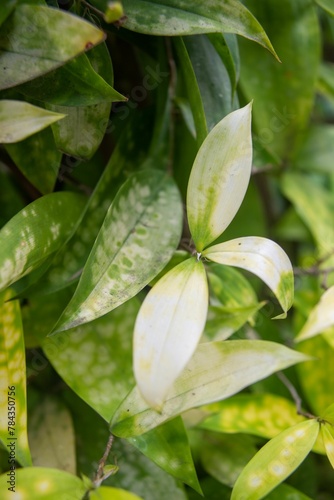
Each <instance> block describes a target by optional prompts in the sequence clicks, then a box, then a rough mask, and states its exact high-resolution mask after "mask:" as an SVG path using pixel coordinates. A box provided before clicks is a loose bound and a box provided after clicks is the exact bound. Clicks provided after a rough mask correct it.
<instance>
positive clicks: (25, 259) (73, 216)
mask: <svg viewBox="0 0 334 500" xmlns="http://www.w3.org/2000/svg"><path fill="white" fill-rule="evenodd" d="M84 202H85V198H84V197H83V196H81V195H79V194H76V193H69V192H68V193H66V192H63V193H62V192H58V193H51V194H48V195H45V196H43V197H41V198H38V199H37V200H36V201H34V202H32V203H30V205H28V206H27V207H25V208H24V209H23V210H21V211H20V212H19V213H18V214H16V215H15V216H14V217H13V218H12V219H10V221H9V222H7V224H6V225H5V226H4V227H3V228H2V229H1V231H0V289H4V288H6V287H7V286H8V285H10V284H11V283H14V282H15V281H17V280H18V279H19V278H21V277H22V276H25V275H26V274H28V273H29V272H30V271H33V270H34V269H36V268H37V267H39V266H40V265H41V264H42V263H43V262H44V261H45V260H46V259H47V258H48V257H49V256H50V255H51V254H52V253H53V252H55V251H57V250H58V249H59V248H60V247H61V246H62V245H63V244H64V243H65V241H66V240H67V239H68V237H69V236H70V235H71V233H72V231H73V230H74V228H75V225H76V223H77V221H78V219H79V216H80V214H81V212H82V210H83V207H84Z"/></svg>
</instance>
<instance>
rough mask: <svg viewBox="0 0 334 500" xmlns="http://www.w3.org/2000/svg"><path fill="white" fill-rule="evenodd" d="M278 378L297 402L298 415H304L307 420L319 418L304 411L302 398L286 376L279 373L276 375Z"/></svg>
mask: <svg viewBox="0 0 334 500" xmlns="http://www.w3.org/2000/svg"><path fill="white" fill-rule="evenodd" d="M276 375H277V377H278V378H279V379H280V381H281V382H282V383H283V384H284V385H285V387H286V388H287V389H288V391H289V392H290V394H291V397H292V399H293V400H294V402H295V405H296V410H297V414H298V415H302V416H303V417H306V418H317V417H316V416H315V415H313V414H312V413H309V412H307V411H304V410H303V409H302V398H301V397H300V396H299V394H298V392H297V390H296V388H295V386H294V385H293V384H292V383H291V382H290V380H289V379H288V378H287V377H286V376H285V375H284V373H282V372H277V373H276Z"/></svg>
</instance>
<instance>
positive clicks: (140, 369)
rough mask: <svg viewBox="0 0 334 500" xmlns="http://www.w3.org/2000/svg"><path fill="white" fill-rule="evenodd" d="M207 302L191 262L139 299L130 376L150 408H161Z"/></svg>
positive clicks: (199, 270) (200, 272)
mask: <svg viewBox="0 0 334 500" xmlns="http://www.w3.org/2000/svg"><path fill="white" fill-rule="evenodd" d="M208 300H209V299H208V283H207V278H206V273H205V269H204V265H203V263H202V262H201V261H197V260H196V259H195V258H191V259H188V260H186V261H184V262H181V264H179V265H178V266H176V267H174V268H173V269H172V270H171V271H169V272H168V273H167V274H166V275H165V276H163V277H162V278H161V279H160V280H159V281H158V283H157V284H156V285H155V286H154V287H153V288H152V290H151V291H150V293H149V294H148V295H147V297H146V299H145V300H144V302H143V304H142V306H141V308H140V311H139V314H138V316H137V320H136V324H135V331H134V373H135V378H136V381H137V384H138V387H139V389H140V392H141V393H142V395H143V397H144V399H145V400H146V401H147V403H148V404H149V405H150V406H151V407H152V408H156V409H160V408H161V406H162V404H163V402H164V400H165V398H166V396H167V394H168V391H169V389H170V388H171V386H172V385H173V383H174V382H175V380H176V379H177V377H178V376H179V375H180V373H181V372H182V370H183V369H184V368H185V366H186V364H187V363H188V361H189V360H190V358H191V356H192V355H193V353H194V351H195V349H196V347H197V344H198V342H199V339H200V337H201V334H202V332H203V329H204V326H205V321H206V315H207V310H208Z"/></svg>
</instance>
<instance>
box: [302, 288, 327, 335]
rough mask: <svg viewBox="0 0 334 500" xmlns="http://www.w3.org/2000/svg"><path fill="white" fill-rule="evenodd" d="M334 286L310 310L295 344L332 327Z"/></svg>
mask: <svg viewBox="0 0 334 500" xmlns="http://www.w3.org/2000/svg"><path fill="white" fill-rule="evenodd" d="M333 306H334V286H332V287H330V288H329V289H328V290H326V292H325V293H324V294H323V296H322V297H321V299H320V302H319V303H318V304H317V305H316V306H315V307H314V309H312V311H311V313H310V315H309V317H308V319H307V321H306V323H305V325H304V326H303V328H302V329H301V331H300V332H299V334H298V335H297V337H296V338H295V342H300V341H301V340H305V339H309V338H310V337H314V336H315V335H318V334H319V333H321V332H323V331H324V330H326V329H327V328H329V327H330V326H333V325H334V307H333Z"/></svg>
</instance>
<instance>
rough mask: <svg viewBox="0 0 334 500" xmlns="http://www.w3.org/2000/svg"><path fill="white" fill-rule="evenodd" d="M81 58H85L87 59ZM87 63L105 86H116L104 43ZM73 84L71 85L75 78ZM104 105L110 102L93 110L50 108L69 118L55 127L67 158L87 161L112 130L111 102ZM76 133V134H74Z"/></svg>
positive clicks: (94, 51) (95, 106) (66, 107)
mask: <svg viewBox="0 0 334 500" xmlns="http://www.w3.org/2000/svg"><path fill="white" fill-rule="evenodd" d="M81 57H85V58H86V56H85V55H84V56H81ZM87 62H88V64H89V66H90V67H91V68H93V69H94V70H95V71H96V76H97V77H99V78H100V79H101V77H102V78H103V79H104V81H105V82H108V83H109V84H110V85H113V81H114V75H113V68H112V63H111V59H110V54H109V52H108V49H107V46H106V44H105V43H102V44H100V45H98V46H97V47H94V48H93V49H92V50H90V51H89V52H88V54H87ZM65 67H66V66H65ZM99 75H100V76H99ZM70 81H72V78H71V80H70ZM121 97H122V96H121ZM112 100H114V99H112ZM123 100H125V98H124V99H123ZM104 101H107V102H100V103H96V104H93V105H91V106H88V105H86V106H82V105H81V106H77V107H75V108H73V107H70V106H64V105H61V106H60V105H50V106H49V108H50V109H52V110H53V111H57V112H60V113H64V114H66V117H65V118H64V120H63V121H62V123H60V122H59V123H56V124H54V126H53V127H52V131H53V135H54V137H55V141H56V144H57V146H58V148H59V149H61V150H62V151H64V152H65V153H66V154H68V155H71V156H74V157H76V158H83V159H85V160H87V159H89V158H91V157H92V156H93V154H94V153H95V151H96V150H97V148H98V147H99V146H100V144H101V142H102V139H103V137H104V135H105V132H106V131H107V130H108V126H109V114H110V110H111V104H110V99H108V100H104ZM87 104H89V103H87ZM74 130H75V134H74V133H73V131H74Z"/></svg>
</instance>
